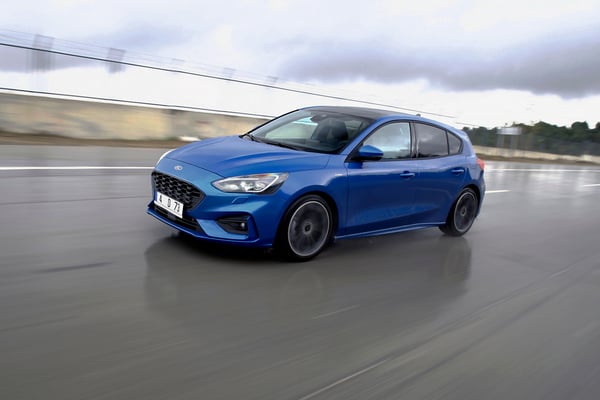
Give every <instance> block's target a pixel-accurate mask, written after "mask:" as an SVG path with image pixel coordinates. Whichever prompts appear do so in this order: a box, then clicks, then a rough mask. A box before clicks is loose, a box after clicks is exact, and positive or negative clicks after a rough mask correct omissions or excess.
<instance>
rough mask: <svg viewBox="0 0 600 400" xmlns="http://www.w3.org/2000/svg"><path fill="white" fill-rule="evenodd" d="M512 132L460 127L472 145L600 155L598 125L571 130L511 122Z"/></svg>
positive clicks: (573, 126)
mask: <svg viewBox="0 0 600 400" xmlns="http://www.w3.org/2000/svg"><path fill="white" fill-rule="evenodd" d="M505 128H509V130H510V131H511V132H512V133H515V132H519V133H520V134H519V135H511V136H509V135H505V134H502V133H503V128H492V129H488V128H484V127H477V128H469V127H465V128H463V131H465V132H466V133H467V134H468V135H469V138H470V139H471V141H472V142H473V144H474V145H479V146H491V147H505V148H514V149H519V150H530V151H542V152H550V153H556V154H572V155H582V154H592V155H600V122H597V123H596V125H595V126H594V127H593V128H590V127H589V125H588V123H587V122H585V121H583V122H581V121H577V122H573V123H572V124H571V126H570V127H567V126H557V125H552V124H549V123H547V122H543V121H540V122H537V123H535V124H533V125H527V124H517V123H513V124H512V125H511V126H510V127H505Z"/></svg>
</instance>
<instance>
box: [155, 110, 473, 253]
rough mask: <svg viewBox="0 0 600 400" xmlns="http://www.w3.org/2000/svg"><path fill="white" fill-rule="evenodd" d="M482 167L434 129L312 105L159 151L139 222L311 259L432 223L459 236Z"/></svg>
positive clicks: (417, 121)
mask: <svg viewBox="0 0 600 400" xmlns="http://www.w3.org/2000/svg"><path fill="white" fill-rule="evenodd" d="M483 170H484V165H483V162H482V161H481V160H479V159H478V158H477V156H476V155H475V152H474V151H473V147H472V145H471V143H470V141H469V138H468V136H467V135H466V134H465V133H464V132H462V131H460V130H457V129H454V128H452V127H450V126H446V125H443V124H441V123H439V122H435V121H432V120H429V119H425V118H421V117H419V116H414V115H407V114H399V113H394V112H390V111H383V110H374V109H369V108H356V107H309V108H303V109H300V110H296V111H292V112H290V113H288V114H285V115H282V116H280V117H278V118H275V119H273V120H271V121H269V122H267V123H265V124H264V125H261V126H259V127H257V128H255V129H253V130H252V131H250V132H248V133H246V134H244V135H241V136H226V137H220V138H214V139H206V140H202V141H200V142H195V143H191V144H188V145H185V146H183V147H180V148H178V149H175V150H171V151H169V152H167V153H165V154H164V155H163V156H162V157H161V158H160V159H159V161H158V163H157V164H156V168H155V169H154V171H153V172H152V188H153V193H154V198H153V200H152V202H151V203H150V204H149V205H148V213H149V214H150V215H152V216H154V217H156V218H157V219H159V220H160V221H162V222H164V223H166V224H168V225H170V226H172V227H173V228H175V229H178V230H180V231H182V232H185V233H187V234H190V235H192V236H195V237H197V238H200V239H204V240H210V241H215V242H220V243H228V244H233V245H243V246H252V247H274V248H275V249H276V250H278V251H279V252H280V253H281V254H283V255H284V256H286V257H288V258H290V259H294V260H308V259H310V258H312V257H314V256H316V255H317V254H318V253H319V252H320V251H321V250H322V249H323V248H324V247H325V246H326V245H327V244H328V243H329V242H331V241H332V240H333V239H343V238H354V237H364V236H371V235H381V234H387V233H394V232H400V231H405V230H411V229H418V228H426V227H435V226H437V227H439V228H440V229H441V230H442V232H444V233H446V234H448V235H452V236H460V235H463V234H464V233H466V232H467V231H468V230H469V229H470V228H471V225H472V224H473V221H474V220H475V218H476V217H477V215H478V214H479V210H480V207H481V202H482V200H483V196H484V193H485V183H484V178H483Z"/></svg>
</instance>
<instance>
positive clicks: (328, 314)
mask: <svg viewBox="0 0 600 400" xmlns="http://www.w3.org/2000/svg"><path fill="white" fill-rule="evenodd" d="M355 308H358V305H355V306H350V307H345V308H340V309H339V310H336V311H332V312H329V313H326V314H321V315H317V316H316V317H312V319H319V318H325V317H329V316H331V315H335V314H339V313H343V312H344V311H350V310H353V309H355Z"/></svg>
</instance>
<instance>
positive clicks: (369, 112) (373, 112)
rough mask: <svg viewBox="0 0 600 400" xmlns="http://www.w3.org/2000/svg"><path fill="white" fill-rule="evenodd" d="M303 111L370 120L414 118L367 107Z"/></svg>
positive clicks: (324, 107)
mask: <svg viewBox="0 0 600 400" xmlns="http://www.w3.org/2000/svg"><path fill="white" fill-rule="evenodd" d="M303 110H314V111H324V112H337V113H340V114H349V115H356V116H357V117H363V118H369V119H373V120H376V119H379V118H382V117H392V116H399V117H414V115H411V114H405V113H400V112H396V111H390V110H381V109H377V108H367V107H346V106H313V107H305V108H303Z"/></svg>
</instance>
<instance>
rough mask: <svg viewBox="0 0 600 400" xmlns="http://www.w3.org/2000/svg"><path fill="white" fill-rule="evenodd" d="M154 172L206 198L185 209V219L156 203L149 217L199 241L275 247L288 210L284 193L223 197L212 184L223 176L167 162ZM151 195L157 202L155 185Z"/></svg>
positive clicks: (149, 205) (182, 164)
mask: <svg viewBox="0 0 600 400" xmlns="http://www.w3.org/2000/svg"><path fill="white" fill-rule="evenodd" d="M176 167H177V168H176ZM155 171H156V172H160V173H162V174H167V175H170V176H171V177H173V178H176V179H177V180H180V181H183V182H186V183H188V184H190V185H193V186H194V187H196V188H198V189H199V190H200V191H201V192H202V193H203V195H204V196H203V198H202V200H201V201H200V202H199V203H198V204H197V205H195V206H194V207H192V208H189V209H188V208H186V207H185V206H184V209H183V218H179V217H176V216H175V215H173V214H171V213H169V212H168V211H167V210H164V209H163V208H161V207H159V206H158V205H156V204H155V203H154V200H153V201H152V202H150V203H149V204H148V208H147V213H148V214H150V215H152V216H153V217H155V218H156V219H158V220H159V221H161V222H163V223H165V224H167V225H169V226H171V227H173V228H175V229H177V230H179V231H182V232H185V233H187V234H189V235H191V236H194V237H196V238H199V239H204V240H209V241H214V242H220V243H227V244H235V245H241V246H249V247H270V246H272V245H273V242H274V240H275V237H276V235H277V229H278V225H279V221H280V220H281V216H282V215H283V212H284V210H285V207H286V195H285V194H284V193H283V192H282V191H277V192H275V193H273V194H264V195H263V194H244V193H224V192H221V191H219V190H218V189H216V188H215V187H213V186H212V184H211V182H214V181H215V180H218V179H221V178H222V177H221V176H219V175H217V174H214V173H212V172H210V171H206V170H204V169H202V168H199V167H195V166H193V165H190V164H185V163H182V162H180V161H174V160H171V159H168V158H165V159H163V160H161V162H160V163H159V165H158V166H157V168H156V169H155ZM152 195H153V199H154V198H155V196H156V189H155V188H154V184H153V193H152Z"/></svg>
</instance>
